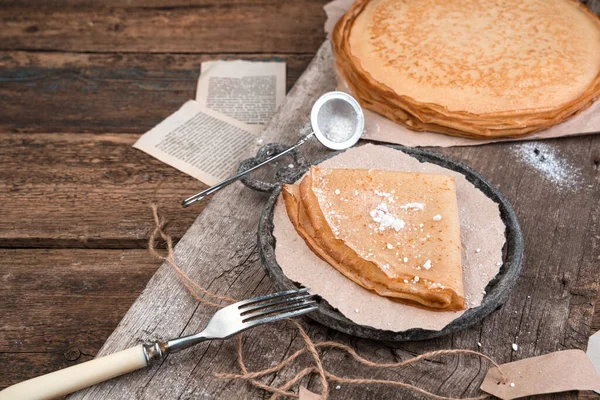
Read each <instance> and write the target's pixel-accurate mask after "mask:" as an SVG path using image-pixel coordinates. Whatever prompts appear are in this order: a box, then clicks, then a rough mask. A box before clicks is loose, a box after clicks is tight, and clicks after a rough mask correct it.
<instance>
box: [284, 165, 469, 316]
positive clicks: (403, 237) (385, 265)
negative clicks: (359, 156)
mask: <svg viewBox="0 0 600 400" xmlns="http://www.w3.org/2000/svg"><path fill="white" fill-rule="evenodd" d="M282 193H283V199H284V202H285V205H286V209H287V212H288V216H289V217H290V220H291V222H292V224H293V225H294V227H295V229H296V231H297V232H298V234H299V235H300V236H301V237H302V238H303V239H304V241H305V242H306V244H307V245H308V247H309V249H310V250H312V251H313V252H314V253H315V254H316V255H317V256H319V257H321V258H322V259H323V260H325V261H326V262H328V263H329V264H330V265H331V266H332V267H334V268H335V269H337V270H338V271H339V272H340V273H342V274H343V275H344V276H346V277H347V278H349V279H351V280H352V281H354V282H355V283H357V284H359V285H361V286H362V287H364V288H366V289H369V290H371V291H374V292H375V293H377V294H379V295H381V296H385V297H388V298H390V299H392V300H395V301H401V302H405V303H407V304H410V305H414V306H417V307H422V308H426V309H430V310H435V311H451V310H462V309H464V304H465V300H464V290H463V276H462V264H461V243H460V225H459V219H458V206H457V201H456V191H455V186H454V178H452V177H451V176H447V175H441V174H423V173H409V172H394V171H379V170H364V169H323V168H317V167H312V168H311V170H310V173H309V174H307V175H306V176H305V177H304V178H303V179H302V181H301V182H300V184H296V185H284V187H283V192H282Z"/></svg>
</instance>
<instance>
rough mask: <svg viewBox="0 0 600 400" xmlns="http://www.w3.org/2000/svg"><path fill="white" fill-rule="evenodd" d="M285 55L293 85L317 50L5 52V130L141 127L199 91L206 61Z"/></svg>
mask: <svg viewBox="0 0 600 400" xmlns="http://www.w3.org/2000/svg"><path fill="white" fill-rule="evenodd" d="M236 58H243V59H246V60H277V61H285V62H286V67H287V86H288V88H291V87H292V85H293V84H294V82H295V81H296V79H298V77H299V76H300V74H301V73H302V71H304V69H305V68H306V66H307V65H308V63H309V62H310V59H311V58H312V56H311V55H285V54H276V53H270V54H259V55H245V54H202V55H196V54H185V55H182V54H75V53H56V52H49V53H35V52H0V88H1V90H0V104H2V112H0V132H35V133H42V132H48V133H55V132H69V133H83V132H94V133H123V132H133V133H142V132H145V131H147V130H149V129H150V128H152V127H153V126H154V125H156V124H158V123H159V122H160V121H162V120H163V119H164V118H166V117H167V116H168V115H169V114H171V113H172V112H174V111H175V110H177V108H179V107H180V106H181V105H182V104H183V103H185V102H186V101H187V100H189V99H192V98H194V97H195V94H196V82H197V80H198V75H199V73H200V64H201V63H202V62H203V61H207V60H215V59H236Z"/></svg>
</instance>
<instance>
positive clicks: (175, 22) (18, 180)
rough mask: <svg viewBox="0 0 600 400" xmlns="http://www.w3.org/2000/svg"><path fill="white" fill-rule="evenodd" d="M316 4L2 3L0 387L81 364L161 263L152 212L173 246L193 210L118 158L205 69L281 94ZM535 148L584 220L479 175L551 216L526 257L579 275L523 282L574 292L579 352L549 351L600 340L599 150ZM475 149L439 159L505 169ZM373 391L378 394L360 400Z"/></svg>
mask: <svg viewBox="0 0 600 400" xmlns="http://www.w3.org/2000/svg"><path fill="white" fill-rule="evenodd" d="M325 2H326V0H313V1H287V2H281V1H278V0H271V1H268V0H253V1H245V2H242V1H237V0H230V1H227V2H222V1H218V0H204V1H196V2H194V1H192V0H175V1H166V0H150V1H140V0H131V1H127V2H124V1H115V0H106V1H104V2H103V5H102V6H98V5H96V4H95V2H93V1H90V0H49V1H46V2H44V5H43V6H40V5H39V4H38V2H36V1H33V0H26V1H19V2H16V1H11V0H7V1H5V2H3V4H2V5H0V21H1V22H0V26H1V27H2V28H1V29H0V52H1V53H0V132H1V133H2V134H1V135H0V388H3V387H6V386H9V385H11V384H14V383H16V382H19V381H21V380H24V379H28V378H31V377H33V376H36V375H40V374H43V373H46V372H50V371H53V370H56V369H59V368H63V367H66V366H70V365H74V364H76V363H79V362H82V361H86V360H89V359H91V358H92V357H94V355H95V354H96V352H97V351H98V350H99V348H100V347H101V346H102V344H103V342H104V341H105V339H106V338H107V337H108V335H109V334H110V333H111V332H112V331H113V329H114V328H115V326H116V325H117V323H118V322H119V321H120V319H121V318H122V316H123V315H124V314H125V312H126V311H127V310H128V308H129V307H130V305H131V304H132V303H133V301H134V300H135V299H136V298H137V296H138V295H139V293H140V292H141V290H142V289H143V288H144V287H145V285H146V283H147V281H148V280H149V278H150V277H151V276H152V275H153V274H154V272H155V271H156V269H157V267H158V266H159V264H160V263H159V262H158V261H156V260H155V259H153V258H151V257H150V255H149V254H148V252H147V250H146V249H145V247H146V245H147V239H148V235H149V232H150V230H151V229H152V228H153V225H152V218H151V213H150V209H149V207H148V205H149V204H150V203H156V204H158V205H159V207H160V208H161V210H162V211H163V212H164V214H165V215H167V216H168V217H169V219H170V220H171V224H170V232H171V233H172V234H173V235H174V237H175V238H179V237H181V236H182V235H183V233H184V232H185V231H186V230H187V228H188V227H189V226H190V225H191V224H192V222H193V221H194V219H195V217H196V216H197V214H198V213H199V212H200V211H201V207H192V208H189V209H185V210H183V209H181V208H180V206H179V201H180V200H181V199H182V198H184V197H186V196H187V195H189V194H191V193H195V192H196V191H198V190H199V189H202V188H203V187H204V185H203V184H201V183H199V182H198V181H196V180H194V179H192V178H190V177H188V176H186V175H184V174H183V173H180V172H178V171H177V170H175V169H173V168H170V167H168V166H166V165H164V164H162V163H160V162H158V161H157V160H155V159H153V158H151V157H150V156H147V155H146V154H144V153H142V152H140V151H138V150H135V149H133V148H131V145H132V144H133V143H134V141H135V140H136V139H137V138H138V137H139V135H140V134H141V133H143V132H145V131H147V130H148V129H149V128H151V127H152V126H154V125H155V124H157V123H158V122H159V121H161V120H162V119H163V118H165V117H166V116H167V115H169V114H170V113H172V112H173V111H175V110H176V109H177V108H178V107H179V106H180V105H182V104H183V103H184V102H185V101H186V100H188V99H190V98H193V97H194V91H195V83H196V79H197V76H198V73H199V69H200V63H201V62H202V61H205V60H211V59H218V58H225V59H230V58H243V59H248V60H273V59H276V60H285V61H286V62H287V70H288V73H287V77H288V89H289V88H291V86H292V85H293V84H294V82H295V81H296V79H297V78H298V76H299V75H300V74H301V73H302V71H303V70H304V69H305V67H306V66H307V65H308V63H309V62H310V60H311V58H312V56H313V55H314V53H315V51H316V50H317V49H318V47H319V45H320V44H321V43H322V41H323V40H324V38H325V35H324V33H323V29H322V24H323V22H324V19H325V16H324V13H323V11H322V6H323V4H324V3H325ZM589 3H595V4H592V6H593V7H596V8H597V9H599V8H600V7H598V2H597V1H591V2H589ZM549 143H551V144H552V145H556V146H560V148H561V149H562V150H563V152H564V155H565V156H566V157H567V158H568V159H569V160H570V161H572V162H573V163H574V164H575V165H576V166H577V167H578V168H580V169H581V171H582V174H583V175H584V178H585V182H586V183H587V184H588V185H589V184H592V185H595V187H594V188H592V189H591V191H592V192H593V193H592V194H591V195H590V193H589V191H590V188H587V190H588V193H587V195H586V199H587V203H586V204H587V205H586V207H587V208H586V210H587V214H586V215H585V216H583V217H582V216H581V215H580V214H578V209H576V208H569V200H570V198H569V196H568V195H559V194H557V195H556V197H550V198H547V197H545V198H539V199H536V200H535V201H532V200H527V199H526V197H527V196H528V195H531V196H534V195H535V193H537V190H536V189H537V188H536V187H523V188H521V189H519V190H516V187H513V188H505V187H504V186H506V185H507V184H509V183H510V182H507V181H506V179H505V178H503V177H502V176H500V175H499V174H500V171H502V170H499V171H498V173H497V174H496V175H495V176H488V177H489V178H490V180H491V181H492V182H494V183H497V184H500V183H501V189H503V190H507V195H508V196H509V200H511V201H513V202H514V203H517V205H518V204H528V206H529V207H532V210H533V207H534V205H536V207H539V208H538V210H548V213H550V215H548V214H546V215H547V218H545V217H543V215H544V214H543V213H542V214H540V215H542V216H541V217H540V219H539V221H541V222H542V223H544V224H547V226H546V227H541V226H540V227H538V226H536V224H535V221H534V220H531V219H529V220H527V221H526V224H525V225H524V226H523V228H524V233H525V235H526V246H527V248H526V252H527V256H528V257H532V256H533V257H537V258H538V259H537V260H534V262H535V263H540V262H542V261H540V260H539V258H540V257H545V260H546V261H545V262H547V263H548V264H549V265H553V266H556V265H560V263H561V262H563V261H565V260H566V262H574V261H577V262H579V263H580V264H581V266H580V268H579V269H576V271H577V273H578V275H569V274H566V275H565V274H563V275H561V271H560V268H557V269H556V270H554V269H552V271H551V272H549V275H548V276H547V277H544V278H542V277H538V276H533V275H528V273H527V272H528V270H527V269H525V273H524V278H525V280H524V282H525V283H524V284H526V285H532V286H535V285H538V284H539V283H540V281H544V282H545V283H544V284H546V283H547V282H549V281H552V285H554V280H557V282H556V285H558V286H560V288H561V290H566V291H570V292H571V293H573V291H576V292H577V293H578V296H580V299H581V302H579V303H577V304H575V303H573V304H570V305H569V304H567V305H566V307H567V310H566V311H565V312H566V313H567V314H568V315H569V318H572V314H573V313H576V314H577V318H574V319H573V321H584V322H585V321H587V322H586V323H585V324H584V326H581V325H574V326H570V327H569V329H572V330H573V331H576V332H577V335H575V336H574V337H576V338H577V339H576V340H574V341H572V342H570V343H562V344H561V347H563V348H572V347H578V348H584V347H585V342H584V341H583V340H582V338H584V337H587V335H588V334H589V333H591V332H593V331H596V330H598V329H600V313H598V312H596V314H595V315H594V318H593V320H592V318H591V313H592V312H593V305H592V304H590V302H589V299H590V297H592V298H595V296H596V295H597V292H598V285H597V283H596V282H595V280H593V279H592V282H591V283H590V282H589V281H590V279H589V278H590V276H592V277H593V276H595V275H596V276H597V271H596V268H597V267H598V266H599V264H600V263H599V258H598V257H599V256H598V253H599V252H598V249H599V248H600V236H598V235H599V234H600V233H599V232H600V231H599V229H598V215H599V212H600V207H599V205H598V203H599V201H600V198H599V191H598V179H599V168H600V136H585V137H579V138H571V139H561V140H553V141H551V142H549ZM485 148H487V150H482V151H483V152H484V153H485V157H486V159H485V161H483V160H481V159H479V158H478V155H477V153H476V152H477V150H473V148H471V149H452V150H448V151H445V152H446V153H447V154H451V155H452V156H455V157H457V158H462V159H464V160H469V161H471V165H473V166H475V167H478V168H483V169H486V168H487V169H488V170H493V166H494V163H497V164H502V163H503V159H502V158H501V157H499V156H498V157H496V158H494V157H495V156H494V150H493V149H494V147H493V146H485V147H483V148H482V149H485ZM509 167H511V166H510V165H506V168H507V169H508V168H509ZM505 171H506V170H505ZM484 172H485V171H484ZM513 178H515V179H517V178H518V173H516V174H514V176H513ZM515 185H516V186H518V182H516V181H515ZM525 191H528V192H527V193H525ZM574 196H578V194H577V193H575V194H574ZM517 212H518V213H519V214H520V215H519V216H520V217H522V215H521V213H523V209H521V210H519V209H517ZM573 221H576V224H577V225H576V226H571V225H570V224H571V223H572V222H573ZM548 229H549V230H550V231H549V232H548ZM582 230H583V231H582ZM577 232H579V233H577ZM576 233H577V234H576ZM574 238H575V239H574ZM573 252H580V253H575V254H573ZM576 254H580V256H579V257H578V256H576ZM534 271H535V270H534ZM586 278H587V281H586V284H585V285H583V284H582V285H580V284H579V283H578V282H580V281H582V282H583V281H584V280H585V279H586ZM531 290H536V289H535V288H534V287H532V288H531ZM557 295H558V294H557ZM563 311H564V310H563ZM542 312H548V313H551V312H552V310H544V311H542ZM570 320H571V319H570ZM590 321H591V326H590V325H588V324H589V322H590ZM232 357H233V355H232ZM377 390H385V389H374V391H372V392H370V395H371V396H374V397H373V398H377V395H376V394H377V393H379V392H378V391H377ZM382 393H383V392H382ZM581 396H582V397H586V396H590V397H593V395H592V394H589V393H585V394H582V395H581Z"/></svg>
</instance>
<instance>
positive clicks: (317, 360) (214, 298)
mask: <svg viewBox="0 0 600 400" xmlns="http://www.w3.org/2000/svg"><path fill="white" fill-rule="evenodd" d="M151 207H152V213H153V216H154V223H155V227H154V231H153V232H152V234H151V235H150V240H149V243H148V249H149V250H150V254H152V255H153V256H154V257H156V258H158V259H160V260H162V261H166V262H167V263H168V264H169V266H170V267H171V268H172V269H173V271H175V273H176V274H177V276H178V277H179V279H180V281H181V283H182V284H183V285H184V286H185V287H186V288H187V289H188V291H189V292H190V294H191V295H192V296H193V297H194V298H195V299H196V300H198V301H199V302H200V303H202V304H204V305H207V306H210V307H215V308H222V307H225V306H226V305H229V304H232V303H235V302H236V301H237V300H236V299H234V298H232V297H228V296H221V295H218V294H216V293H212V292H209V291H208V290H206V289H204V288H203V287H201V286H200V285H198V284H197V283H196V282H194V281H193V280H192V279H191V278H190V277H189V276H188V275H187V274H186V273H185V272H183V270H182V269H181V268H180V267H179V265H178V264H177V261H176V259H175V253H174V251H173V239H172V238H171V236H169V235H168V234H166V233H165V232H164V228H165V226H166V225H167V222H168V221H167V220H166V219H165V218H163V217H162V216H161V215H160V214H159V212H158V208H157V207H156V205H154V204H153V205H152V206H151ZM159 237H160V238H162V240H164V241H165V243H166V246H167V254H166V255H163V254H161V253H160V252H159V251H158V250H157V249H156V242H157V240H158V239H159ZM222 303H226V304H225V305H223V304H222ZM286 321H287V322H288V323H291V324H292V325H294V326H295V327H296V328H297V329H298V332H299V333H300V336H301V337H302V339H303V340H304V344H305V347H304V348H303V349H300V350H298V351H296V352H295V353H293V354H292V355H291V356H289V357H287V358H286V359H284V360H283V361H281V362H280V363H279V364H277V365H275V366H273V367H270V368H266V369H263V370H260V371H255V372H249V371H248V368H247V367H246V364H245V363H244V355H243V340H242V338H243V336H242V335H243V333H241V334H239V335H238V340H237V356H238V364H239V366H240V369H241V370H242V373H241V374H222V373H217V374H215V376H216V377H217V378H221V379H239V380H245V381H247V382H249V383H250V384H252V385H253V386H255V387H257V388H260V389H263V390H265V391H267V392H270V393H271V394H272V396H271V398H270V399H271V400H276V399H279V398H280V397H282V396H283V397H292V398H298V397H299V396H298V395H297V394H296V393H294V392H291V391H290V389H291V388H292V387H293V386H294V385H295V384H297V383H298V382H300V381H301V380H302V379H303V378H304V377H306V376H308V375H311V374H318V375H319V378H320V383H321V400H327V397H328V388H329V381H332V382H337V383H345V384H352V385H366V384H378V385H388V386H395V387H401V388H405V389H408V390H412V391H414V392H417V393H420V394H422V395H425V396H428V397H430V398H433V399H437V400H482V399H486V398H488V397H490V395H488V394H482V395H480V396H477V397H458V398H457V397H446V396H441V395H438V394H435V393H431V392H428V391H427V390H425V389H421V388H420V387H418V386H414V385H411V384H409V383H403V382H398V381H391V380H384V379H370V378H364V379H355V378H344V377H340V376H337V375H335V374H333V373H332V372H329V371H327V370H325V368H324V367H323V362H322V360H321V356H320V355H319V352H318V350H317V349H323V348H333V349H338V350H342V351H344V352H346V353H348V354H349V355H350V356H351V357H352V358H353V359H354V360H355V361H357V362H358V363H360V364H362V365H365V366H368V367H372V368H380V369H391V368H400V367H405V366H407V365H410V364H414V363H416V362H418V361H421V360H424V359H431V358H436V357H440V356H446V355H460V354H465V355H471V356H476V357H480V358H483V359H485V360H487V361H489V362H490V364H492V365H493V366H494V367H496V368H497V369H498V372H500V375H501V376H502V379H503V381H504V382H506V381H507V378H506V376H505V375H504V373H503V372H502V370H501V369H500V366H499V365H498V364H497V363H496V362H495V361H494V360H493V359H492V358H490V357H489V356H487V355H485V354H483V353H480V352H477V351H473V350H467V349H451V350H438V351H431V352H428V353H424V354H421V355H419V356H416V357H413V358H410V359H408V360H404V361H401V362H395V363H376V362H373V361H370V360H367V359H366V358H363V357H361V356H360V355H358V353H356V351H355V350H354V349H353V348H351V347H349V346H346V345H344V344H342V343H338V342H334V341H324V342H319V343H314V342H313V341H312V340H311V339H310V337H309V336H308V334H307V333H306V331H305V330H304V328H303V327H302V325H300V323H298V322H297V321H296V320H294V319H286ZM306 353H308V354H310V355H311V356H312V358H313V360H314V365H313V366H311V367H307V368H304V369H303V370H301V371H300V372H298V373H297V374H296V375H295V376H294V377H293V378H292V379H290V380H289V381H287V382H286V383H284V384H283V385H281V386H279V387H277V386H273V385H267V384H265V383H263V382H261V381H259V380H258V379H260V378H262V377H265V376H267V375H270V374H274V373H277V372H279V371H281V370H282V369H283V368H285V367H286V366H288V365H289V364H291V363H292V362H293V361H294V360H296V359H297V358H298V357H300V356H301V355H303V354H306Z"/></svg>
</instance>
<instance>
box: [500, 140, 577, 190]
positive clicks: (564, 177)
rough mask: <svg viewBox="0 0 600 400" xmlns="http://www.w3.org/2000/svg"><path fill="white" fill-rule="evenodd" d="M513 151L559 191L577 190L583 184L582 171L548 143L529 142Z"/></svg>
mask: <svg viewBox="0 0 600 400" xmlns="http://www.w3.org/2000/svg"><path fill="white" fill-rule="evenodd" d="M512 150H513V153H514V154H515V155H516V156H517V157H519V159H520V160H521V161H522V162H524V163H527V164H528V165H529V166H531V167H532V168H534V169H535V170H536V171H537V172H538V173H539V174H540V175H541V176H542V177H544V178H545V179H546V180H548V181H550V182H552V183H553V184H554V185H555V186H556V187H557V188H559V189H566V190H576V189H577V187H578V186H579V185H580V183H581V170H580V169H579V168H577V167H574V166H573V165H571V163H570V162H569V161H568V160H567V159H565V158H563V157H562V156H561V155H560V153H559V152H558V151H557V150H556V149H555V148H554V147H552V146H550V145H549V144H547V143H540V142H528V143H523V144H519V145H516V146H514V147H513V148H512Z"/></svg>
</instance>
